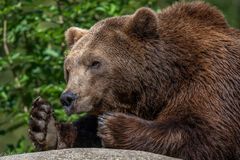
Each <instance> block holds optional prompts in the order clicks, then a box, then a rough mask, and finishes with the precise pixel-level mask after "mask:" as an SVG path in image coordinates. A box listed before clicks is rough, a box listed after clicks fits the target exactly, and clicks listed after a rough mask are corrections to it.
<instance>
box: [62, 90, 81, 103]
mask: <svg viewBox="0 0 240 160" xmlns="http://www.w3.org/2000/svg"><path fill="white" fill-rule="evenodd" d="M76 98H77V97H76V95H75V94H74V93H72V92H70V91H67V92H64V93H62V95H61V97H60V101H61V103H62V105H63V106H66V107H70V106H71V104H72V103H73V101H74V100H75V99H76Z"/></svg>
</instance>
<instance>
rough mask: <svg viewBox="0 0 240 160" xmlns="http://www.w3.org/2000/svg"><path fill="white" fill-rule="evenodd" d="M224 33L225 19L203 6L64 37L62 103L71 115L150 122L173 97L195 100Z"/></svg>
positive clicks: (118, 20) (142, 13) (147, 13)
mask: <svg viewBox="0 0 240 160" xmlns="http://www.w3.org/2000/svg"><path fill="white" fill-rule="evenodd" d="M205 17H208V18H205ZM213 28H214V29H213ZM227 28H228V25H227V24H226V22H225V20H224V17H223V16H222V14H221V13H220V12H218V11H217V10H216V9H215V8H211V7H209V6H208V5H206V4H204V3H200V2H196V3H190V4H186V5H184V4H178V5H174V6H173V7H170V8H169V9H166V10H165V11H162V12H161V13H160V14H157V13H155V12H154V11H152V10H151V9H148V8H140V9H139V10H137V11H136V12H135V14H133V15H128V16H121V17H114V18H109V19H106V20H102V21H100V22H98V23H96V24H95V25H94V26H93V27H91V28H90V30H84V29H80V28H76V27H72V28H70V29H68V30H67V31H66V41H67V44H68V46H69V50H70V51H69V54H68V55H67V57H66V59H65V62H64V70H65V79H66V81H67V87H66V89H65V91H64V92H63V94H62V96H61V102H62V104H63V106H64V107H65V108H66V111H67V112H68V113H79V112H82V111H90V112H94V113H101V112H105V111H119V112H128V113H131V114H135V115H137V116H140V117H144V118H146V117H152V118H153V117H154V115H156V114H158V113H159V112H160V111H161V110H162V108H163V107H164V106H166V105H167V104H169V103H170V102H173V103H174V102H175V100H176V95H179V97H181V99H183V98H184V97H186V96H184V95H182V96H181V93H190V92H191V93H193V94H196V93H195V91H197V90H198V89H196V88H197V87H195V88H194V90H193V89H192V88H191V85H192V84H194V83H195V82H197V81H198V82H201V81H204V80H205V79H206V77H205V75H209V73H210V72H211V71H210V69H211V68H213V67H212V66H213V65H214V63H213V62H212V61H211V58H209V55H210V54H216V53H217V52H211V51H213V50H216V48H217V47H219V41H218V40H217V39H219V37H223V34H222V31H224V32H226V29H227ZM224 37H226V36H224ZM210 52H211V53H210ZM198 84H201V83H198ZM198 87H199V88H201V87H200V86H198ZM189 90H191V91H189ZM193 91H194V92H193ZM146 114H148V115H146ZM149 115H151V116H149Z"/></svg>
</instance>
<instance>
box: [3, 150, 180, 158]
mask: <svg viewBox="0 0 240 160" xmlns="http://www.w3.org/2000/svg"><path fill="white" fill-rule="evenodd" d="M90 159H94V160H95V159H98V160H99V159H101V160H177V159H175V158H171V157H166V156H162V155H158V154H154V153H149V152H143V151H130V150H117V149H102V148H74V149H73V148H71V149H62V150H51V151H45V152H35V153H25V154H18V155H11V156H4V157H0V160H90Z"/></svg>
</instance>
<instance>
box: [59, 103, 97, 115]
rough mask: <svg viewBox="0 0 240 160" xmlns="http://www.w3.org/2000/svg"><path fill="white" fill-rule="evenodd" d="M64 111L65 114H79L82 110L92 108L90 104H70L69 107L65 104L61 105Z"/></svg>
mask: <svg viewBox="0 0 240 160" xmlns="http://www.w3.org/2000/svg"><path fill="white" fill-rule="evenodd" d="M63 108H64V110H65V112H66V113H67V115H72V114H80V113H83V112H89V111H91V110H92V108H93V107H92V105H88V106H73V105H71V106H70V107H67V106H63Z"/></svg>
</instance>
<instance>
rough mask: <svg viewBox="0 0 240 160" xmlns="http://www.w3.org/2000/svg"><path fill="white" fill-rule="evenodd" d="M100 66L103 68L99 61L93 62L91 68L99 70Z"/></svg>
mask: <svg viewBox="0 0 240 160" xmlns="http://www.w3.org/2000/svg"><path fill="white" fill-rule="evenodd" d="M100 66H101V63H100V62H99V61H93V62H92V63H91V64H90V66H89V67H90V68H91V69H98V68H99V67H100Z"/></svg>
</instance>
